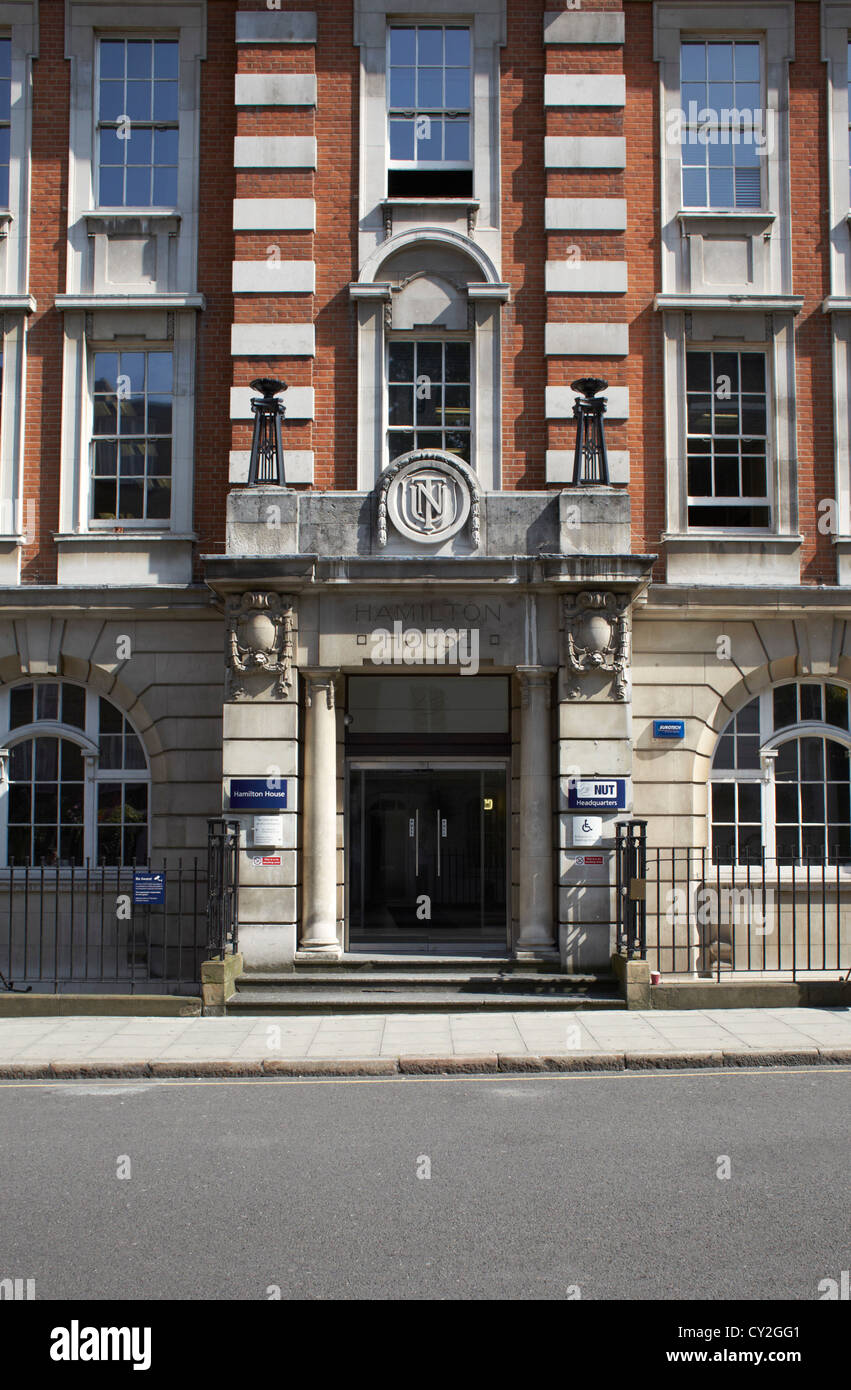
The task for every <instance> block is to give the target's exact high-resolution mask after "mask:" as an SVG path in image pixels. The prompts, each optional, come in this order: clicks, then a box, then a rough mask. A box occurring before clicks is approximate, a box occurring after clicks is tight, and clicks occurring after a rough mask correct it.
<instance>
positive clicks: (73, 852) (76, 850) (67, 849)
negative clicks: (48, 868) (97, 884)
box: [59, 825, 83, 865]
mask: <svg viewBox="0 0 851 1390" xmlns="http://www.w3.org/2000/svg"><path fill="white" fill-rule="evenodd" d="M59 862H60V864H63V865H71V864H75V865H76V864H82V862H83V831H82V827H79V826H71V825H63V826H62V829H61V830H60V832H59Z"/></svg>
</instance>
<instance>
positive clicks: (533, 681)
mask: <svg viewBox="0 0 851 1390" xmlns="http://www.w3.org/2000/svg"><path fill="white" fill-rule="evenodd" d="M514 669H515V672H516V674H517V677H518V679H519V681H520V697H521V700H522V704H523V708H524V709H526V708H528V705H529V701H530V699H531V698H532V691H533V690H542V691H543V692H544V694H545V695H546V697H547V703H549V701H550V698H551V693H552V681H553V676H554V675H555V674H556V671H557V669H558V668H557V667H556V666H515V668H514Z"/></svg>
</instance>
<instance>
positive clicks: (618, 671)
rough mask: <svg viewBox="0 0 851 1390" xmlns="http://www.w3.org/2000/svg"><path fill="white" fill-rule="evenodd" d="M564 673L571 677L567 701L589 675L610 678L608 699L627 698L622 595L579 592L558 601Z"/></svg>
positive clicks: (625, 614)
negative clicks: (562, 636) (582, 679)
mask: <svg viewBox="0 0 851 1390" xmlns="http://www.w3.org/2000/svg"><path fill="white" fill-rule="evenodd" d="M562 605H563V609H562V611H563V617H564V646H565V654H564V655H565V661H564V664H565V666H566V668H567V670H568V671H569V672H570V673H571V675H572V676H573V677H574V679H573V680H572V682H571V683H570V685H569V686H568V690H567V697H568V699H569V700H576V699H578V698H579V696H580V695H581V693H582V689H581V686H580V679H581V678H582V677H583V676H590V675H608V676H611V677H612V678H613V689H612V697H613V698H614V699H615V700H625V699H626V698H627V677H628V671H629V617H628V609H629V598H628V596H627V595H626V594H613V593H609V592H599V591H595V590H592V589H583V590H581V592H580V593H578V594H576V595H575V596H573V597H570V598H567V597H565V598H564V599H563V600H562Z"/></svg>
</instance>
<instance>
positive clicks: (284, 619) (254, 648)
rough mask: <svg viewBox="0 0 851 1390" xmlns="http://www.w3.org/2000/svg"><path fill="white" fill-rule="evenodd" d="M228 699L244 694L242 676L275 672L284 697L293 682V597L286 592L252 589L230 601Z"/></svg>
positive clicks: (277, 692)
mask: <svg viewBox="0 0 851 1390" xmlns="http://www.w3.org/2000/svg"><path fill="white" fill-rule="evenodd" d="M225 616H226V620H227V652H228V698H229V699H231V700H239V699H242V698H243V697H244V696H245V693H246V692H245V684H244V680H243V677H244V676H246V675H248V674H250V673H257V674H259V673H262V674H264V675H274V676H277V677H278V679H277V680H276V682H275V687H274V693H275V695H277V697H278V698H279V699H283V698H284V696H285V694H286V692H287V690H288V689H289V688H290V686H291V685H292V659H293V600H292V598H291V597H290V596H289V595H287V594H264V593H257V592H249V593H245V594H239V595H234V596H233V597H231V598H229V599H228V600H227V605H226V608H225Z"/></svg>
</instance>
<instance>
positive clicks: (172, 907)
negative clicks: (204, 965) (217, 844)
mask: <svg viewBox="0 0 851 1390" xmlns="http://www.w3.org/2000/svg"><path fill="white" fill-rule="evenodd" d="M206 879H207V876H206V872H205V870H204V867H203V865H201V864H199V862H198V860H197V859H193V860H192V861H191V862H190V863H184V862H183V860H182V859H181V860H178V862H177V864H176V865H175V864H172V865H167V864H166V863H162V864H161V865H156V864H151V862H150V861H149V862H148V863H146V864H133V865H130V866H128V867H122V868H117V867H110V866H109V865H106V864H100V865H94V864H90V863H86V864H83V865H69V866H68V867H64V866H59V867H56V866H54V865H47V864H44V863H42V864H39V865H32V864H29V865H28V864H23V865H12V866H11V867H9V868H6V869H0V989H14V990H26V989H32V991H33V992H34V993H53V994H61V993H63V992H73V993H86V992H93V993H106V992H113V993H121V994H125V993H129V994H198V993H200V983H199V981H200V968H201V961H202V960H203V959H204V957H205V954H206V950H205V948H206V941H205V920H204V918H205V913H204V908H205V903H206V897H207V881H206Z"/></svg>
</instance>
